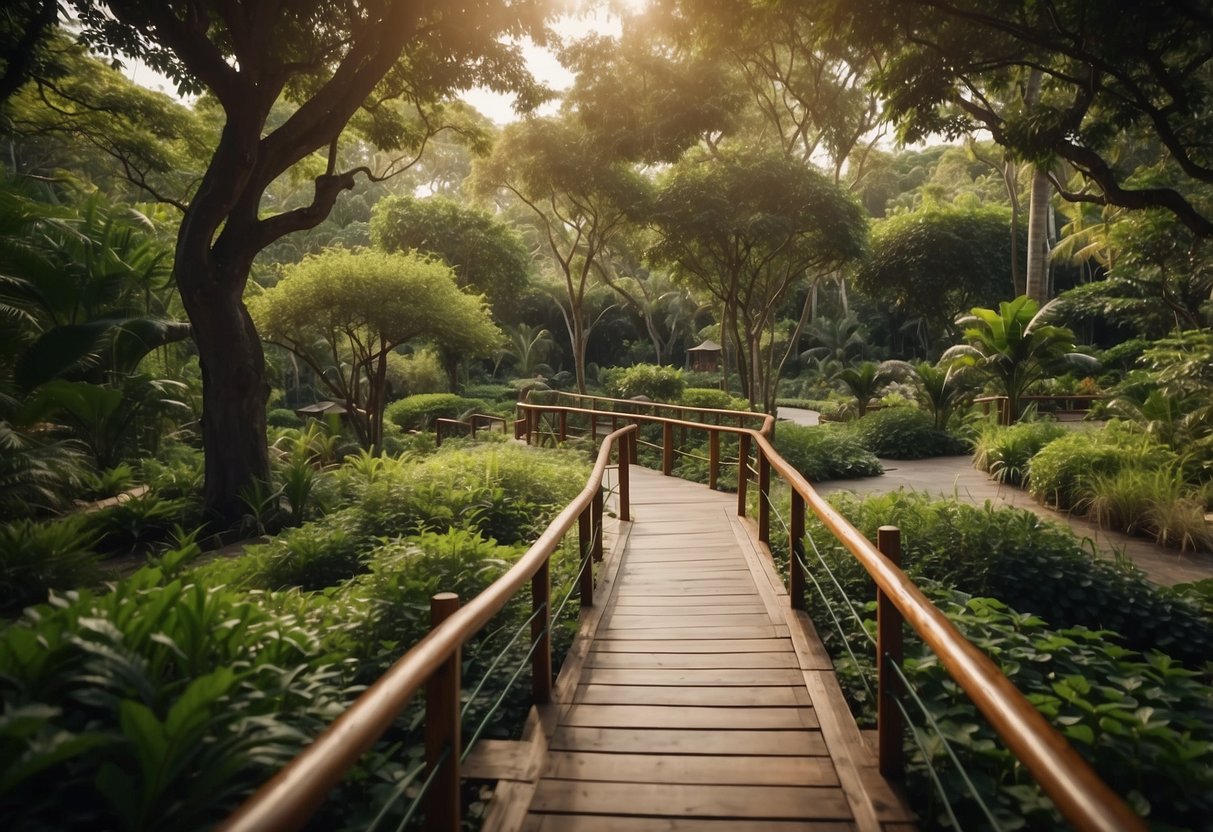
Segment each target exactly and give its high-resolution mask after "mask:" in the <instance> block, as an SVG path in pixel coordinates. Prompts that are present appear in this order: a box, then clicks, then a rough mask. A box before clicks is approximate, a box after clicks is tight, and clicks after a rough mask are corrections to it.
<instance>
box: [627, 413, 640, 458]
mask: <svg viewBox="0 0 1213 832" xmlns="http://www.w3.org/2000/svg"><path fill="white" fill-rule="evenodd" d="M631 423H632V424H633V425H635V426H636V430H635V432H633V433H632V435H631V437H630V438H629V439H628V457H629V458H630V459H631V460H632V464H633V465H639V464H640V421H639V420H637V419H633V420H631Z"/></svg>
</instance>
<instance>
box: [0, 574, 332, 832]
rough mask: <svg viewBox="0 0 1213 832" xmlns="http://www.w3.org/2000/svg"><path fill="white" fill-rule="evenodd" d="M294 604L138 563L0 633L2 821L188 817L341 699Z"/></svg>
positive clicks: (132, 824)
mask: <svg viewBox="0 0 1213 832" xmlns="http://www.w3.org/2000/svg"><path fill="white" fill-rule="evenodd" d="M325 629H327V630H328V631H330V632H331V631H333V630H336V629H338V627H337V626H335V625H333V624H332V622H329V626H328V627H327V628H322V627H320V626H319V625H317V624H315V623H312V622H308V621H307V620H306V619H305V618H303V617H302V616H300V615H286V614H277V613H272V612H270V611H268V610H267V609H266V608H265V606H264V605H263V604H262V603H259V601H258V600H257V599H256V598H251V597H247V596H244V595H241V594H239V593H235V592H232V591H230V590H223V589H207V588H205V587H203V586H200V585H198V584H196V583H188V582H182V581H172V582H169V583H167V584H163V583H162V575H161V573H160V572H159V571H158V570H154V569H145V570H142V571H141V572H139V573H137V574H136V575H135V576H133V577H132V578H130V579H128V580H126V581H123V582H120V583H118V584H117V585H116V586H115V587H114V588H113V590H112V591H110V592H108V593H106V594H104V595H100V596H93V595H92V594H90V593H87V592H82V593H80V594H79V595H78V596H77V597H74V598H69V599H60V600H58V601H57V602H56V603H55V604H54V605H52V606H50V607H40V608H38V609H37V611H36V612H35V613H31V614H30V615H28V616H27V617H26V618H25V619H23V620H22V621H20V622H19V623H17V624H16V625H14V626H12V627H10V628H8V629H7V630H6V631H4V632H3V633H2V634H0V675H2V676H3V678H4V680H5V681H4V684H3V685H0V699H2V702H3V711H4V713H5V716H6V719H5V720H4V721H3V722H2V723H0V760H3V761H4V766H3V769H2V770H0V812H3V816H4V818H5V823H6V825H9V826H10V828H15V829H17V828H19V829H27V828H53V829H68V828H71V829H83V828H93V829H150V828H157V829H167V828H179V829H201V828H206V827H210V826H212V825H213V824H215V823H216V822H217V821H219V820H220V819H222V818H223V817H225V816H226V815H227V814H228V813H230V812H231V810H232V809H233V808H234V807H235V806H236V805H237V804H238V802H239V801H240V800H241V799H242V798H243V797H245V796H246V795H247V794H248V793H250V792H251V791H252V789H253V788H255V787H256V786H257V785H259V784H260V783H262V782H263V781H264V780H265V779H266V778H267V777H268V776H269V775H270V774H271V773H272V772H273V771H275V770H276V769H277V768H279V767H281V766H282V765H283V764H285V763H286V762H287V761H288V760H289V759H290V758H291V757H292V756H294V755H295V754H296V753H298V751H299V750H300V749H301V748H302V747H303V746H304V745H306V744H307V743H308V742H310V740H311V738H312V737H314V736H315V735H316V734H317V733H319V732H320V730H321V729H323V728H324V727H325V725H326V724H327V723H328V722H329V721H330V720H331V719H332V718H333V717H334V716H335V715H336V713H337V709H338V708H340V707H342V706H344V705H345V704H346V703H347V702H348V701H349V699H351V698H352V695H351V692H350V691H348V690H347V689H346V687H345V683H344V682H343V680H342V675H343V674H342V673H340V672H337V671H338V670H339V668H338V666H337V660H336V659H334V658H332V657H330V656H327V655H325V654H324V652H323V651H322V649H321V644H320V639H319V638H318V636H317V632H323V631H324V630H325Z"/></svg>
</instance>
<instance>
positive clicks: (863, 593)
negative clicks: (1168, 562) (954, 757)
mask: <svg viewBox="0 0 1213 832" xmlns="http://www.w3.org/2000/svg"><path fill="white" fill-rule="evenodd" d="M833 502H834V503H835V505H836V506H838V508H839V509H840V510H841V511H842V512H843V513H844V514H845V515H846V516H847V517H848V518H849V519H851V520H852V521H854V522H855V523H856V525H857V526H858V527H859V529H860V530H861V531H863V532H864V533H865V534H867V535H868V536H869V537H871V536H874V534H875V531H876V528H877V527H878V526H880V525H884V524H890V523H891V524H894V525H897V526H899V527H900V528H901V529H902V531H903V537H902V541H903V566H904V568H905V569H906V571H907V572H908V573H909V574H910V575H911V577H912V578H913V579H914V580H915V582H916V583H917V584H918V585H919V586H920V587H923V588H924V589H925V591H926V592H927V593H928V595H929V596H930V597H931V598H932V600H933V601H934V603H936V604H937V605H938V606H940V608H941V609H943V610H944V611H945V612H946V613H947V614H948V615H949V617H951V618H952V620H953V622H954V623H956V625H957V626H958V627H959V628H960V629H961V631H962V632H964V633H965V634H966V636H967V637H968V638H970V640H972V641H973V642H974V643H975V644H976V645H977V646H978V647H979V648H981V649H982V650H984V651H985V652H986V653H987V654H989V655H991V656H992V657H994V659H995V660H996V661H998V662H999V664H1000V665H1001V667H1002V669H1003V671H1004V672H1005V673H1006V674H1007V675H1008V676H1009V677H1010V678H1011V679H1012V681H1013V682H1014V683H1015V685H1016V686H1017V687H1018V688H1019V689H1020V690H1022V691H1023V692H1024V693H1025V694H1027V695H1028V697H1029V698H1030V699H1031V700H1032V701H1033V703H1034V704H1036V705H1037V707H1038V708H1040V710H1041V711H1042V712H1043V713H1044V714H1045V715H1046V716H1048V717H1050V718H1051V719H1053V721H1054V722H1055V724H1056V725H1057V727H1058V729H1059V730H1060V731H1062V732H1063V733H1064V734H1066V735H1067V736H1068V737H1069V739H1070V740H1071V741H1072V742H1073V743H1074V744H1075V745H1076V747H1077V748H1078V750H1079V751H1080V752H1081V753H1083V754H1084V755H1085V756H1086V757H1087V758H1088V759H1089V760H1090V761H1091V763H1092V764H1093V765H1094V766H1095V768H1096V770H1097V771H1098V772H1099V774H1100V776H1101V777H1102V778H1103V779H1104V780H1105V781H1106V782H1108V783H1110V784H1112V785H1113V787H1114V788H1116V789H1118V790H1119V791H1120V792H1121V793H1122V794H1124V795H1125V796H1126V797H1127V798H1128V799H1129V800H1130V801H1131V802H1132V804H1133V805H1134V807H1135V808H1137V810H1138V811H1140V812H1142V813H1143V814H1147V815H1148V816H1149V818H1150V819H1151V820H1152V821H1158V822H1160V823H1164V824H1172V825H1174V826H1177V827H1183V828H1198V827H1199V825H1200V823H1201V819H1202V818H1203V817H1205V815H1206V814H1207V812H1208V811H1209V809H1210V805H1209V804H1208V802H1207V800H1208V798H1207V795H1209V794H1210V793H1213V792H1210V785H1211V781H1210V776H1211V775H1210V772H1211V771H1213V768H1211V767H1210V765H1209V763H1210V754H1211V749H1213V742H1211V740H1213V700H1211V699H1210V696H1209V688H1208V686H1207V678H1206V679H1201V678H1198V676H1197V672H1204V673H1206V674H1207V672H1208V669H1209V665H1207V664H1205V663H1206V662H1208V661H1209V660H1210V659H1213V626H1211V625H1210V621H1209V619H1208V618H1207V617H1205V616H1204V615H1203V614H1202V612H1201V609H1200V608H1199V607H1198V606H1197V605H1195V604H1193V603H1191V602H1190V601H1188V600H1187V598H1186V597H1185V596H1182V595H1180V594H1179V593H1176V592H1171V591H1168V590H1165V589H1160V588H1158V587H1157V586H1155V585H1153V584H1151V583H1149V582H1148V581H1146V580H1145V579H1144V578H1143V577H1142V576H1140V575H1139V574H1136V573H1134V572H1133V571H1132V570H1131V569H1130V568H1127V567H1125V566H1123V565H1119V564H1116V563H1113V562H1110V561H1105V560H1100V559H1096V558H1093V556H1092V555H1090V554H1089V553H1088V552H1086V551H1085V550H1084V548H1083V545H1082V544H1081V543H1080V542H1079V541H1078V540H1077V539H1076V538H1075V537H1074V536H1073V535H1072V534H1071V533H1070V532H1069V530H1068V529H1065V528H1063V527H1061V526H1059V525H1055V524H1051V523H1045V522H1042V521H1040V520H1039V519H1038V518H1037V517H1036V516H1035V515H1033V514H1031V513H1030V512H1026V511H1017V510H1011V509H1002V510H997V511H996V510H993V509H991V508H989V507H987V508H985V509H979V508H974V507H972V506H968V505H963V504H960V503H957V502H954V501H943V502H933V501H931V500H930V499H929V498H927V497H925V496H922V495H918V494H907V493H897V494H890V495H886V496H883V497H878V498H872V499H869V500H866V501H863V500H860V499H858V498H855V497H853V496H851V495H839V496H837V497H835V498H833ZM809 527H810V528H809V533H810V534H811V535H812V536H813V537H814V539H815V541H816V542H817V546H818V547H820V549H821V551H822V554H823V557H824V558H825V560H826V563H827V564H828V565H829V567H830V569H831V571H832V573H833V575H834V576H835V578H836V579H837V580H838V581H839V583H840V584H841V587H842V589H843V591H844V592H845V594H846V596H847V597H848V598H850V599H851V600H852V602H853V603H854V604H855V605H856V610H857V612H858V613H859V614H860V615H861V616H862V617H863V618H864V619H866V621H867V628H868V629H869V631H870V630H871V629H872V628H873V627H874V626H875V623H874V615H875V604H874V603H873V598H874V592H875V590H874V587H873V585H872V583H871V581H870V579H869V578H868V577H867V574H866V572H865V571H864V570H863V569H862V567H860V566H859V565H858V564H857V562H856V561H855V560H854V558H853V557H851V556H850V555H849V553H847V552H846V551H845V550H843V549H842V547H841V546H840V545H838V544H836V543H835V542H834V541H833V540H832V538H831V536H830V535H829V533H828V532H827V531H826V530H825V529H824V528H823V527H822V526H821V525H820V523H819V522H817V521H816V520H811V521H810V524H809ZM810 568H811V569H814V570H818V569H820V568H821V567H820V565H819V564H818V562H817V561H816V558H815V557H813V556H812V554H811V553H810ZM818 580H819V581H820V582H821V583H822V584H823V585H826V586H829V587H830V588H829V590H828V592H829V593H830V604H832V605H835V607H836V608H837V605H840V604H843V603H845V602H843V601H841V600H840V599H839V598H837V597H836V596H835V595H834V589H833V587H832V586H831V585H830V581H829V580H828V578H826V577H825V575H824V573H822V574H820V575H819V576H818ZM974 596H979V597H974ZM807 601H808V604H809V607H810V613H811V614H812V615H814V617H815V620H822V621H828V620H830V616H829V614H828V612H827V611H826V608H825V607H824V606H823V602H822V601H821V599H820V597H819V596H818V595H817V594H816V593H815V592H812V591H810V592H809V594H808V596H807ZM844 621H845V618H844ZM847 629H848V630H849V631H847V632H845V633H844V634H840V633H839V632H838V631H837V630H835V629H833V628H830V627H822V628H819V631H820V632H821V634H822V636H823V639H824V640H825V642H826V644H827V647H828V648H829V649H830V651H831V653H832V654H833V655H834V656H835V661H836V663H837V665H838V668H839V671H840V679H841V681H842V683H843V685H844V688H845V689H846V691H847V693H848V696H849V697H850V698H851V700H852V703H853V708H855V709H857V710H858V712H859V716H860V717H861V718H863V719H871V718H873V717H874V704H875V703H874V700H872V699H871V697H870V696H869V695H868V690H869V688H866V687H865V686H864V685H863V684H862V683H861V681H860V677H861V675H862V676H864V677H867V678H869V679H874V678H875V668H874V664H873V660H872V658H871V657H870V654H869V652H868V651H869V649H870V648H869V646H868V643H867V641H866V638H865V637H864V636H862V635H860V634H859V633H858V632H857V631H856V630H855V629H854V628H852V627H850V625H848V628H847ZM844 639H845V640H846V641H848V642H850V645H851V648H852V650H853V651H854V652H855V654H856V655H857V656H858V658H859V664H858V665H856V663H855V662H854V661H853V660H852V659H851V658H850V654H849V653H847V652H846V651H845V648H844V646H843V641H844ZM1156 650H1157V651H1161V652H1153V651H1156ZM1135 651H1141V652H1140V653H1139V652H1135ZM906 657H907V658H906V663H905V671H906V674H907V676H908V677H909V678H910V679H911V682H912V683H913V684H914V687H915V690H916V692H917V694H918V695H919V697H920V698H921V699H922V700H923V701H924V702H925V703H926V706H927V708H928V709H929V710H930V711H931V713H932V714H933V716H934V718H935V720H936V721H937V722H938V723H939V725H940V729H941V730H942V732H943V733H944V735H945V736H947V737H948V739H949V740H950V741H951V743H952V744H953V747H954V748H956V750H957V753H958V754H959V756H960V757H961V759H962V761H963V763H964V765H965V768H966V771H967V774H968V776H969V777H970V778H972V779H973V782H975V783H976V785H977V787H978V790H979V791H980V792H981V794H982V795H983V797H984V798H985V800H986V801H987V802H991V804H992V805H993V807H994V809H995V812H996V814H997V815H998V817H999V818H1000V820H1001V821H1003V822H1005V823H1007V824H1009V825H1010V826H1011V827H1016V826H1018V825H1019V824H1022V823H1024V822H1025V821H1026V822H1027V823H1028V825H1029V827H1032V828H1052V827H1055V826H1057V825H1058V823H1059V821H1058V820H1057V818H1056V816H1055V815H1054V814H1053V811H1054V810H1053V809H1052V807H1051V806H1050V804H1049V803H1048V802H1047V801H1044V800H1042V798H1041V794H1040V792H1039V789H1038V787H1037V786H1036V785H1035V784H1034V783H1033V782H1031V780H1030V779H1028V778H1026V777H1025V776H1024V773H1023V771H1022V769H1021V767H1020V766H1019V765H1018V764H1017V763H1016V762H1015V760H1014V758H1013V756H1012V755H1011V754H1010V752H1009V751H1007V750H1006V749H1005V747H1004V746H1003V745H1002V744H1001V742H1000V741H998V740H997V738H996V737H995V735H994V733H993V731H992V729H991V728H990V727H989V725H988V723H986V721H985V720H984V719H983V718H982V717H981V716H980V715H979V714H977V713H976V710H975V709H974V708H973V706H972V705H971V704H970V703H969V702H968V701H967V699H966V698H965V697H964V695H963V694H961V693H960V692H959V690H958V689H957V688H956V686H955V684H954V683H953V682H951V680H950V677H948V675H947V674H946V673H945V672H944V671H943V668H942V667H941V665H940V664H939V661H938V659H937V658H935V657H934V656H933V655H931V654H930V653H929V652H928V651H927V650H926V648H925V647H923V646H922V645H921V643H920V642H919V641H918V640H917V639H916V638H914V637H911V638H910V640H909V642H908V644H907V649H906ZM1172 657H1175V658H1181V659H1182V660H1183V661H1184V663H1185V664H1186V665H1187V667H1186V668H1185V667H1183V666H1180V665H1179V664H1177V663H1176V662H1175V661H1174V660H1173V658H1172ZM926 748H927V753H928V754H929V755H930V757H931V759H932V761H933V763H934V765H935V766H936V767H937V768H938V769H939V771H940V775H941V776H942V778H943V780H944V783H945V788H946V790H947V791H948V792H949V793H950V794H965V793H966V791H967V790H966V789H965V788H964V787H963V786H962V785H960V777H961V775H960V774H959V773H958V772H957V771H956V769H955V768H954V767H952V766H951V765H950V763H948V761H947V758H946V756H945V753H944V751H943V748H942V745H941V744H940V743H939V742H938V740H935V739H933V738H931V735H930V734H928V739H927V742H926ZM909 753H910V760H911V762H910V772H909V775H910V780H909V793H910V794H911V795H913V796H916V797H917V799H916V800H915V802H916V803H917V805H918V807H919V810H920V811H921V812H924V813H925V814H926V817H927V818H935V817H936V815H935V812H936V810H937V807H934V806H932V805H931V803H930V802H929V800H928V799H926V798H925V796H926V795H928V794H930V792H931V787H930V786H929V783H928V780H927V774H926V769H925V766H924V761H923V758H922V755H921V754H920V753H919V752H918V750H917V749H916V748H910V749H909ZM957 810H958V812H959V813H960V815H961V819H962V821H972V822H977V818H979V817H980V815H978V814H977V812H978V810H977V809H976V807H975V806H973V805H971V804H970V803H968V802H967V801H965V800H962V801H961V802H960V804H959V806H958V807H957Z"/></svg>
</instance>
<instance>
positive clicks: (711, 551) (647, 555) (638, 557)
mask: <svg viewBox="0 0 1213 832" xmlns="http://www.w3.org/2000/svg"><path fill="white" fill-rule="evenodd" d="M708 560H726V561H729V562H730V563H733V562H736V561H737V560H738V553H737V547H736V546H726V545H724V544H721V545H719V546H712V547H703V546H697V547H695V548H693V549H686V548H673V547H671V546H669V545H666V546H660V547H658V546H654V547H653V548H651V549H631V548H630V549H629V551H628V563H676V562H685V561H708Z"/></svg>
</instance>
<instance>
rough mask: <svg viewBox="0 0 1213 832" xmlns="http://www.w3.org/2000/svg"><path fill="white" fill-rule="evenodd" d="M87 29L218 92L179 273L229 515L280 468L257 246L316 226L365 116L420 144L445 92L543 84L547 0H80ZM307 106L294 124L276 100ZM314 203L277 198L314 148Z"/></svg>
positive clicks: (209, 493)
mask: <svg viewBox="0 0 1213 832" xmlns="http://www.w3.org/2000/svg"><path fill="white" fill-rule="evenodd" d="M72 5H73V6H74V7H75V10H76V12H77V14H78V15H79V18H80V37H81V40H82V41H83V42H84V43H86V44H87V45H89V46H90V47H91V48H93V49H95V50H98V51H101V52H104V53H107V54H111V55H114V56H129V57H133V58H138V59H140V60H143V61H144V62H146V63H147V64H149V65H150V66H151V67H153V68H154V69H156V70H158V71H160V72H162V73H164V74H165V75H167V76H168V77H169V78H171V79H173V80H174V81H175V82H176V84H177V86H178V89H179V91H180V92H182V93H203V92H205V93H207V94H208V95H209V96H211V97H213V98H214V100H215V101H216V102H217V103H218V106H219V107H220V108H221V110H222V113H223V118H224V121H223V127H222V131H221V133H220V135H219V137H218V139H217V141H216V144H215V147H214V150H213V153H212V154H211V156H210V159H209V162H208V163H207V165H206V168H205V171H204V172H203V173H202V175H201V178H200V180H199V182H198V184H197V187H196V188H194V189H193V190H192V192H191V193H190V194H189V196H188V197H187V198H184V199H178V200H175V202H176V204H177V205H178V207H180V208H181V210H182V212H183V218H182V222H181V227H180V233H179V235H178V238H177V246H176V255H175V275H176V279H177V282H178V286H179V288H180V290H181V297H182V300H183V302H184V304H185V308H186V311H187V313H188V314H189V318H190V322H191V324H192V326H193V332H194V339H195V342H196V344H197V347H198V352H199V356H200V359H201V365H202V378H203V417H202V434H203V442H204V445H205V448H206V501H207V504H208V506H209V507H210V508H211V509H212V510H213V511H214V512H215V513H217V514H218V515H219V516H220V517H225V518H231V517H234V516H237V515H238V514H239V512H240V507H239V502H240V501H239V492H240V490H241V488H243V487H244V486H246V485H247V484H248V483H250V482H251V481H253V480H257V479H264V478H266V477H267V476H268V458H267V452H266V444H265V402H266V397H267V395H268V390H269V387H268V384H267V382H266V371H265V359H264V355H263V353H262V349H261V341H260V338H259V337H258V334H257V331H256V329H255V327H254V326H253V323H252V320H251V318H250V317H249V314H248V312H247V310H246V309H245V306H244V303H243V300H242V296H243V293H244V289H245V285H246V284H247V282H248V277H249V269H250V266H251V264H252V262H253V258H254V257H255V256H256V255H257V253H258V252H260V251H261V250H262V249H264V248H265V247H267V246H269V245H270V244H272V243H273V242H275V241H276V240H279V239H281V238H282V237H284V236H285V235H288V234H291V233H294V232H297V231H302V230H305V229H309V228H313V227H315V226H316V225H318V224H319V223H320V222H321V221H323V220H324V218H325V217H326V216H327V215H328V214H329V212H330V211H331V210H332V209H333V206H334V204H335V203H336V202H337V199H338V197H339V196H340V195H341V194H342V193H343V192H345V191H348V190H350V189H351V188H353V187H354V185H355V183H356V182H357V180H358V179H359V177H362V176H369V175H372V174H373V173H374V171H372V170H370V169H369V168H367V167H354V168H349V169H343V168H341V167H339V160H340V158H341V155H340V146H341V142H342V137H343V133H344V131H345V130H346V127H347V125H350V124H351V123H353V124H354V126H356V127H357V128H358V129H359V130H360V131H361V133H362V134H363V135H364V136H365V137H367V139H369V140H370V141H371V142H373V143H374V144H375V145H377V146H379V147H381V148H383V149H385V150H388V151H393V152H396V153H398V154H402V155H406V156H407V155H410V154H415V153H417V152H419V150H420V149H421V148H422V147H423V145H424V142H425V140H426V138H427V137H428V136H429V135H431V134H432V133H433V131H434V130H435V129H437V127H438V126H439V123H438V120H439V119H440V112H439V109H440V108H439V103H440V102H441V100H442V99H443V98H445V97H447V96H449V95H450V94H451V93H452V92H454V91H456V90H461V89H466V88H469V87H472V86H476V85H485V86H489V87H491V88H494V89H496V90H498V91H510V90H514V91H523V92H524V93H526V95H524V96H523V99H524V100H523V103H524V104H525V103H533V101H534V100H536V97H537V96H536V91H535V90H534V88H533V86H532V82H531V79H530V77H529V75H528V74H527V72H526V70H525V66H524V63H523V61H522V58H521V55H520V52H519V50H518V48H517V47H516V46H510V45H508V44H507V43H506V42H505V40H504V38H503V36H508V35H522V34H524V33H528V32H529V33H532V34H535V35H537V36H539V37H541V38H542V32H541V27H542V17H543V15H544V13H545V5H546V4H544V3H543V2H542V0H469V2H465V3H460V4H458V5H457V6H449V5H447V4H444V3H437V2H422V0H367V2H361V3H346V2H337V0H326V2H315V3H282V2H273V1H272V0H258V2H243V3H220V2H207V0H155V2H152V1H151V0H109V2H104V3H102V2H88V1H87V0H73V3H72ZM284 98H285V99H287V100H288V101H290V102H292V103H293V104H294V105H295V106H294V109H292V111H291V112H290V114H289V116H288V117H287V118H286V119H285V120H283V121H281V122H279V123H274V122H272V121H270V118H269V116H270V114H271V111H272V109H273V108H274V106H275V104H276V103H277V102H279V101H280V100H282V99H284ZM318 151H319V152H320V153H321V154H322V155H323V165H322V166H321V167H320V169H319V170H318V171H317V172H316V173H315V174H314V175H313V176H312V177H311V178H312V180H313V183H314V191H313V196H312V199H311V200H310V202H308V203H307V204H304V205H301V206H298V207H295V208H291V209H289V210H281V211H278V212H270V213H266V212H265V210H264V208H265V206H264V205H263V202H262V197H263V195H264V194H265V193H266V190H267V188H269V186H270V185H271V184H272V183H273V182H274V181H275V180H276V179H278V178H279V177H281V176H283V175H284V174H286V173H287V172H288V171H290V170H291V169H292V168H293V167H295V166H296V165H299V164H300V163H301V162H304V160H307V159H308V158H309V157H311V156H312V154H315V153H317V152H318Z"/></svg>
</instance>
